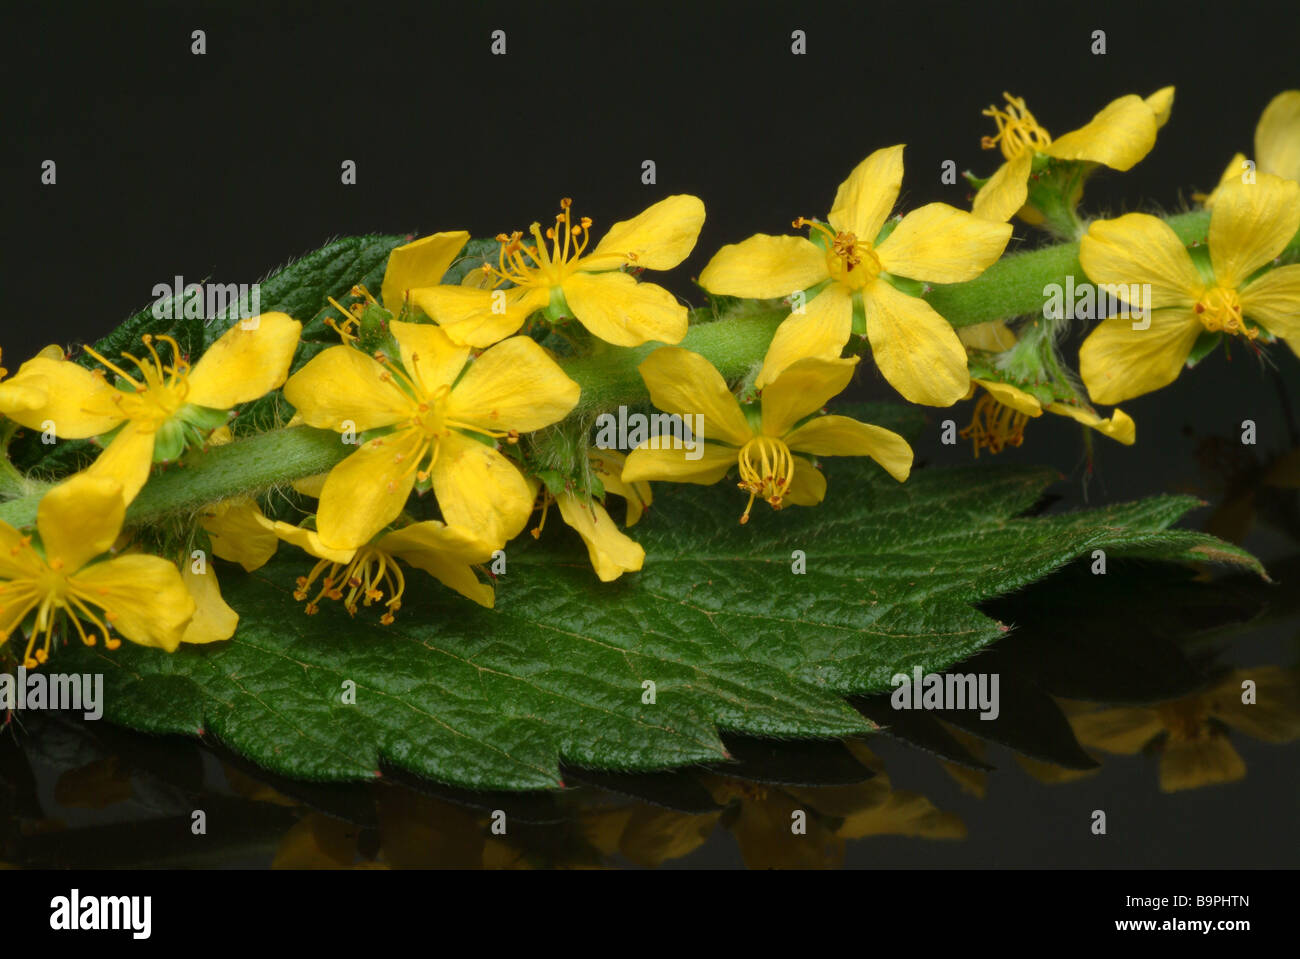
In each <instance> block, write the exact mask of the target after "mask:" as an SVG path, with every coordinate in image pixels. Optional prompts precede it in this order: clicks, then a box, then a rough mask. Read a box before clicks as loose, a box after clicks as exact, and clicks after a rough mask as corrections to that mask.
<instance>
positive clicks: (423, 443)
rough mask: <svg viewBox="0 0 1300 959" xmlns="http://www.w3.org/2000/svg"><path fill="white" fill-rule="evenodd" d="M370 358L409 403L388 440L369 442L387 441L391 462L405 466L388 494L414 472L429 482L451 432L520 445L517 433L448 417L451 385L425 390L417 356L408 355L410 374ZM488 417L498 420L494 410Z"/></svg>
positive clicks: (379, 357) (379, 358)
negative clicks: (404, 418)
mask: <svg viewBox="0 0 1300 959" xmlns="http://www.w3.org/2000/svg"><path fill="white" fill-rule="evenodd" d="M372 355H373V357H374V359H375V360H376V361H377V362H378V363H379V364H380V365H381V366H383V367H384V372H383V373H381V374H380V377H379V378H380V379H381V380H383V381H384V382H386V383H391V384H392V385H393V387H394V388H395V389H397V390H399V391H401V393H402V395H403V396H404V397H406V399H407V401H408V402H409V403H410V404H411V413H410V417H409V418H408V419H407V421H406V425H405V426H399V427H398V429H397V432H396V433H394V435H393V436H392V437H391V439H389V438H384V439H377V440H373V441H372V442H374V443H385V442H390V443H391V444H392V445H393V446H394V447H396V452H395V453H393V459H394V461H396V462H398V463H405V464H406V466H405V469H404V470H403V471H402V472H401V473H400V474H399V475H398V476H396V477H394V478H393V479H392V480H391V481H390V482H389V484H388V488H389V490H390V492H391V491H393V490H396V489H397V483H398V481H399V480H403V479H405V478H406V477H407V475H409V474H410V473H411V472H412V471H415V477H416V479H417V480H418V481H419V482H421V483H423V482H425V481H426V480H428V478H429V474H430V473H431V472H432V470H433V466H434V464H435V463H436V462H437V461H438V451H439V450H440V449H441V447H442V441H443V439H445V438H446V437H447V436H448V435H449V434H450V432H451V430H452V429H457V430H461V431H462V432H469V433H478V434H480V435H482V436H490V437H492V438H493V439H498V440H505V441H506V442H507V443H518V442H519V431H518V430H489V429H487V428H485V427H483V426H478V425H474V424H470V423H464V422H461V421H460V420H454V419H450V418H448V416H447V399H448V397H449V396H450V395H451V386H450V385H449V384H446V383H444V384H442V385H441V386H438V387H437V388H435V389H434V390H432V391H430V390H428V389H426V388H425V386H424V380H423V378H422V377H421V376H420V355H419V354H418V353H412V354H411V367H412V368H411V370H410V371H409V372H408V371H406V370H404V369H402V367H401V365H399V364H396V363H393V362H392V361H391V360H389V358H388V357H387V356H385V355H384V354H383V353H380V352H376V353H374V354H372ZM489 415H490V416H491V417H492V418H493V419H496V417H497V414H496V411H495V410H494V411H492V412H491V413H490V414H489ZM426 460H427V463H426Z"/></svg>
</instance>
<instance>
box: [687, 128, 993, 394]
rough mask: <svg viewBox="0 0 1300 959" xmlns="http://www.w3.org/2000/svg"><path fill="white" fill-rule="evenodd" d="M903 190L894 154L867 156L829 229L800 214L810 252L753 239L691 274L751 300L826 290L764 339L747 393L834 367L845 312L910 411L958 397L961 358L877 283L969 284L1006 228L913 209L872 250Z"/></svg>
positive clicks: (935, 327) (794, 242) (945, 327)
mask: <svg viewBox="0 0 1300 959" xmlns="http://www.w3.org/2000/svg"><path fill="white" fill-rule="evenodd" d="M902 182H903V147H902V146H893V147H888V148H886V149H883V150H877V151H876V152H875V153H873V154H871V156H869V157H867V158H866V159H865V160H863V161H862V163H860V164H859V165H858V166H857V168H856V169H855V170H854V171H853V172H852V173H851V174H849V178H848V179H847V180H845V181H844V183H842V184H841V185H840V188H839V190H838V192H837V193H836V194H835V201H834V204H833V205H832V209H831V212H830V216H829V217H828V219H829V222H830V227H829V228H828V227H826V226H824V225H823V224H821V223H817V222H815V221H812V220H808V219H805V218H804V217H800V218H799V219H797V220H795V222H794V225H795V227H796V228H799V227H802V226H807V227H809V228H810V229H811V230H812V231H814V233H815V234H817V235H818V237H819V239H820V240H821V245H819V244H818V243H815V242H813V241H812V240H809V239H804V238H803V237H797V236H767V235H764V234H759V235H757V236H752V237H750V238H749V239H748V240H745V241H744V242H742V243H738V244H735V245H732V246H725V247H723V248H722V249H721V250H719V251H718V253H717V255H715V256H714V257H713V259H712V260H711V261H710V262H709V265H708V266H706V267H705V268H704V272H703V273H701V274H700V285H701V286H703V287H704V288H705V289H706V290H708V291H709V292H711V293H716V294H721V295H725V296H741V297H749V298H753V299H767V298H771V297H788V296H790V295H792V293H795V292H798V291H804V290H808V291H809V292H811V288H812V287H815V286H818V285H820V284H823V283H824V284H826V285H825V287H824V288H823V289H821V290H820V292H818V293H817V294H816V295H815V296H813V297H812V299H811V300H810V301H809V302H808V303H807V304H805V306H804V308H803V312H802V313H800V312H795V313H792V314H791V315H790V316H789V317H787V318H786V319H785V320H784V321H783V322H782V323H781V325H780V327H779V328H778V329H777V331H776V336H775V337H773V339H772V345H771V347H770V349H769V350H768V353H767V357H766V359H765V361H764V363H763V368H762V370H761V371H760V372H759V376H758V379H757V381H756V384H755V385H757V386H758V387H759V388H762V387H764V386H766V385H768V384H769V383H772V382H774V381H775V380H776V378H777V377H778V376H779V375H780V374H781V371H782V370H784V369H785V368H786V367H788V366H789V365H790V364H791V363H794V362H796V361H797V360H800V359H803V358H805V357H819V358H821V359H826V360H832V359H837V358H838V357H839V355H840V351H841V350H842V349H843V348H844V344H845V343H847V342H848V339H849V333H850V332H852V330H853V313H854V307H855V305H860V306H861V308H862V310H863V311H864V313H865V318H866V331H865V332H866V336H867V339H868V340H869V341H870V342H871V351H872V354H873V355H874V357H875V360H876V365H877V366H878V367H880V371H881V373H882V374H884V377H885V379H887V380H888V381H889V383H890V385H891V386H893V387H894V389H896V390H898V392H900V393H901V394H903V396H905V397H906V398H907V399H909V400H911V401H912V402H914V403H925V404H928V405H930V406H951V405H952V404H953V403H955V402H957V400H959V399H961V398H962V397H963V396H965V395H966V391H967V389H968V388H969V387H970V380H969V377H968V376H967V372H966V351H965V350H964V349H963V348H962V345H961V341H960V340H959V339H958V338H957V334H956V333H955V332H954V331H953V328H952V326H950V325H949V324H948V322H947V320H945V319H944V318H943V317H942V316H940V315H939V314H938V313H936V312H935V311H934V309H933V308H932V307H931V306H930V304H928V303H927V302H925V300H922V299H921V298H920V297H917V296H909V295H908V294H906V293H904V292H902V291H901V290H899V289H898V288H897V287H896V286H894V285H893V284H892V283H890V282H889V279H888V278H887V277H888V275H894V276H900V277H907V278H909V279H912V280H920V281H925V282H929V283H960V282H962V281H965V280H971V279H974V278H975V277H977V276H979V274H980V273H982V272H983V271H984V269H985V268H986V267H987V266H988V265H989V264H991V263H993V262H994V261H995V260H997V258H998V257H999V256H1001V255H1002V250H1003V248H1004V247H1005V246H1006V245H1007V240H1008V239H1009V238H1010V236H1011V227H1010V226H1008V225H1006V224H1004V223H990V222H988V221H986V220H981V219H979V218H978V217H975V216H973V215H972V214H970V213H966V212H964V211H962V210H958V209H956V208H954V207H951V206H948V205H947V204H945V203H929V204H926V205H925V206H923V207H921V208H919V209H917V210H913V211H912V212H911V213H909V214H907V216H905V217H903V219H902V221H901V222H900V223H898V225H897V226H896V227H895V228H894V229H893V231H892V232H891V233H890V234H889V236H888V237H887V238H886V239H885V240H883V241H881V242H879V243H878V242H877V240H878V237H879V236H880V233H881V228H882V227H884V226H885V220H886V218H887V217H888V216H889V211H890V210H891V209H892V208H893V206H894V202H895V201H896V200H897V199H898V193H899V190H900V188H901V186H902Z"/></svg>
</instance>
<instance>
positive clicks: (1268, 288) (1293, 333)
mask: <svg viewBox="0 0 1300 959" xmlns="http://www.w3.org/2000/svg"><path fill="white" fill-rule="evenodd" d="M1241 312H1242V313H1244V314H1245V315H1246V316H1248V317H1250V318H1251V319H1252V320H1254V321H1255V322H1256V323H1259V324H1261V325H1263V327H1264V328H1265V329H1266V330H1268V331H1269V332H1270V333H1272V334H1273V335H1274V336H1278V337H1281V338H1282V339H1284V340H1286V341H1287V343H1288V344H1289V345H1290V346H1291V349H1293V350H1295V351H1296V353H1297V354H1300V263H1293V264H1291V265H1290V266H1280V267H1278V268H1277V269H1275V270H1269V271H1268V272H1267V273H1265V274H1264V275H1263V276H1261V277H1260V278H1259V279H1258V280H1255V281H1254V282H1253V283H1249V284H1247V285H1246V286H1245V287H1243V288H1242V290H1241Z"/></svg>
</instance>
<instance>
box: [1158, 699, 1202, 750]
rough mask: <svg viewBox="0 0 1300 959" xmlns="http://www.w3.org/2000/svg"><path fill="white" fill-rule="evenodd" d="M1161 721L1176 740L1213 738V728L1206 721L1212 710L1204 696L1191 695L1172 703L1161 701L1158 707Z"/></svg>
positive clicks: (1188, 740)
mask: <svg viewBox="0 0 1300 959" xmlns="http://www.w3.org/2000/svg"><path fill="white" fill-rule="evenodd" d="M1156 712H1157V713H1158V714H1159V716H1160V723H1161V725H1162V726H1164V727H1165V729H1167V730H1168V731H1169V738H1170V739H1171V740H1173V741H1175V742H1196V741H1197V740H1206V739H1209V738H1211V736H1212V735H1213V730H1212V729H1211V727H1210V725H1209V724H1208V723H1207V722H1206V720H1207V719H1209V718H1210V710H1209V708H1208V704H1207V702H1206V700H1205V698H1204V697H1203V696H1191V697H1189V698H1187V699H1182V700H1178V701H1176V702H1172V703H1161V704H1160V705H1159V706H1157V707H1156Z"/></svg>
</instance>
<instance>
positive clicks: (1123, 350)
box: [1079, 310, 1203, 406]
mask: <svg viewBox="0 0 1300 959" xmlns="http://www.w3.org/2000/svg"><path fill="white" fill-rule="evenodd" d="M1202 329H1203V327H1202V326H1201V323H1200V321H1199V320H1198V319H1197V318H1196V314H1195V313H1192V312H1191V311H1190V310H1170V311H1162V312H1159V313H1155V314H1153V315H1152V317H1151V326H1150V328H1149V329H1145V330H1135V329H1133V321H1132V320H1130V319H1112V320H1105V321H1103V322H1102V323H1100V324H1099V325H1098V326H1097V328H1096V329H1095V330H1093V331H1092V333H1091V334H1089V336H1088V338H1087V339H1086V340H1084V341H1083V345H1082V346H1081V347H1079V375H1080V376H1081V377H1082V378H1083V382H1084V385H1085V386H1087V387H1088V395H1089V396H1091V397H1092V400H1093V402H1094V403H1104V404H1106V405H1108V406H1109V405H1112V404H1115V403H1122V402H1123V401H1124V400H1127V399H1132V398H1133V397H1135V396H1141V395H1142V394H1143V393H1150V392H1151V391H1152V390H1158V389H1160V388H1161V387H1162V386H1167V385H1168V384H1170V383H1172V382H1173V381H1174V380H1175V379H1177V377H1178V374H1179V372H1180V371H1181V370H1182V368H1183V364H1184V363H1185V362H1186V361H1187V356H1188V354H1189V353H1191V351H1192V345H1193V344H1194V343H1195V342H1196V338H1197V336H1199V335H1200V332H1201V330H1202Z"/></svg>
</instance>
